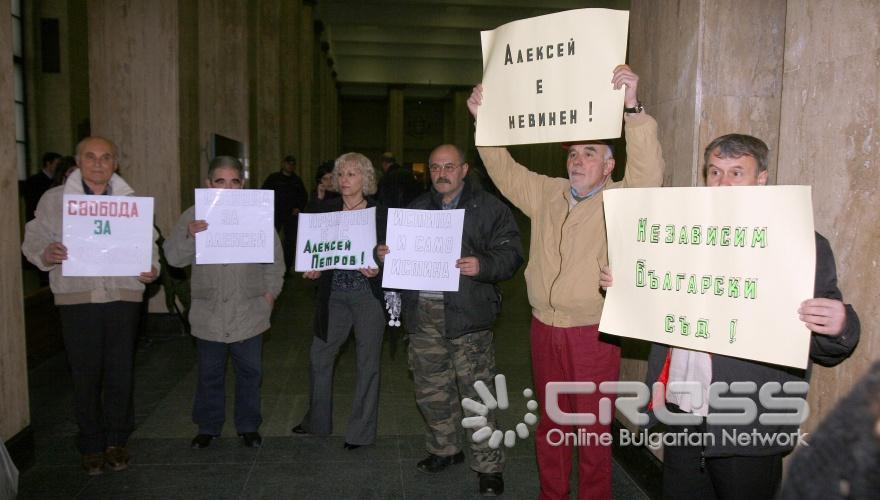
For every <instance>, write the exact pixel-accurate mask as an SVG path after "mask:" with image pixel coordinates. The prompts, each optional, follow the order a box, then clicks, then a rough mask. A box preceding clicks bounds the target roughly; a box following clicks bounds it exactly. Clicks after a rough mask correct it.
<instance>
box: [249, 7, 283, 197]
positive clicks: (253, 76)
mask: <svg viewBox="0 0 880 500" xmlns="http://www.w3.org/2000/svg"><path fill="white" fill-rule="evenodd" d="M280 3H281V2H279V0H250V2H249V5H248V7H249V8H248V10H249V13H248V14H249V16H250V23H249V31H250V34H249V36H248V60H249V63H250V64H249V67H250V70H249V75H248V77H249V80H250V81H249V85H250V106H249V107H250V120H249V122H250V144H251V150H250V157H251V161H250V166H251V169H250V170H251V182H250V186H251V187H254V188H258V187H260V186H261V185H262V183H263V180H265V179H266V177H268V176H269V174H271V173H272V172H274V171H276V170H277V169H278V165H279V162H280V160H281V158H282V154H284V153H282V152H281V137H280V134H279V132H280V129H281V116H280V108H281V105H280V88H279V86H280V83H281V80H280V78H279V77H278V73H279V72H280V71H279V65H278V63H279V52H280V47H279V37H280V30H281V26H280V11H281V6H280Z"/></svg>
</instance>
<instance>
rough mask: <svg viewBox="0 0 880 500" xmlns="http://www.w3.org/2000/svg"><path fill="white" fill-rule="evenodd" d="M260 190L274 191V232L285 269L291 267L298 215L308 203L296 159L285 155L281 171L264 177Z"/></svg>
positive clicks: (307, 196)
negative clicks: (276, 232)
mask: <svg viewBox="0 0 880 500" xmlns="http://www.w3.org/2000/svg"><path fill="white" fill-rule="evenodd" d="M261 189H271V190H273V191H275V230H276V231H278V234H280V235H281V247H282V249H283V250H284V265H285V266H286V267H285V269H290V266H292V265H293V259H294V254H293V250H294V247H295V246H296V230H297V222H298V221H299V213H300V212H302V211H303V210H304V209H305V208H306V205H307V204H308V202H309V195H308V193H307V192H306V187H305V185H304V184H303V181H302V179H301V178H300V177H299V176H298V175H296V158H295V157H294V156H293V155H287V156H285V157H284V160H282V161H281V170H279V171H278V172H275V173H273V174H271V175H270V176H269V177H266V180H265V181H264V182H263V187H262V188H261Z"/></svg>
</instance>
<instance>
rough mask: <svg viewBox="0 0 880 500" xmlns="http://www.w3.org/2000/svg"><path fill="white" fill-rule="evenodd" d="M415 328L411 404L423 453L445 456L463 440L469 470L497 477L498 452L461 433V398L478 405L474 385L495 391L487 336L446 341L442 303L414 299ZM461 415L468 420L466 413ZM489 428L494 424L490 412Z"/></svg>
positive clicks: (411, 345)
mask: <svg viewBox="0 0 880 500" xmlns="http://www.w3.org/2000/svg"><path fill="white" fill-rule="evenodd" d="M418 308H419V326H418V329H417V331H416V332H415V333H412V334H411V335H410V336H409V363H410V368H411V369H412V371H413V380H414V382H415V392H416V403H417V404H418V406H419V410H420V411H421V412H422V416H423V417H424V418H425V423H426V424H427V428H426V433H425V447H426V449H427V450H428V453H432V454H434V455H439V456H450V455H454V454H456V453H458V452H459V451H461V449H462V445H461V442H462V439H466V441H467V443H468V444H469V445H470V449H471V468H472V469H474V470H475V471H477V472H501V471H502V469H503V463H504V454H503V452H502V450H501V448H499V449H496V450H493V449H491V448H489V446H488V441H483V442H482V443H474V442H473V441H472V440H471V439H470V436H471V432H472V431H471V430H470V429H462V427H461V419H462V416H463V415H462V409H461V400H462V398H466V397H468V398H471V399H474V400H476V401H479V400H480V399H479V396H478V395H477V392H476V391H475V390H474V382H476V381H477V380H482V381H484V382H485V383H486V385H488V386H489V389H490V390H491V391H492V393H493V394H494V392H495V384H494V380H495V347H494V345H493V344H492V331H491V330H483V331H479V332H474V333H469V334H467V335H463V336H461V337H458V338H455V339H447V338H446V337H445V336H444V335H443V332H444V331H445V328H444V324H445V322H444V319H443V300H442V299H428V298H419V304H418ZM464 416H472V415H471V414H470V412H468V414H467V415H464ZM489 423H490V425H493V426H494V423H495V419H494V417H493V416H492V414H491V413H490V415H489Z"/></svg>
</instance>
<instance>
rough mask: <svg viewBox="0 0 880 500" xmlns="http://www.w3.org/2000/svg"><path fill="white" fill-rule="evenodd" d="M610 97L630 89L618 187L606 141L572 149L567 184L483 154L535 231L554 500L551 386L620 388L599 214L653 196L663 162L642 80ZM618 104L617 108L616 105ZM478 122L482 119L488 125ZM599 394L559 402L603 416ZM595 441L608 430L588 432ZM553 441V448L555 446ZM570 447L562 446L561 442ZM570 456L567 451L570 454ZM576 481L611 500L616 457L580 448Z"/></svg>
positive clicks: (473, 105)
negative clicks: (614, 193)
mask: <svg viewBox="0 0 880 500" xmlns="http://www.w3.org/2000/svg"><path fill="white" fill-rule="evenodd" d="M605 78H606V83H605V85H606V86H607V87H608V88H609V89H612V88H623V89H624V103H623V105H624V106H627V107H631V108H633V109H631V110H630V111H631V112H627V113H625V115H624V120H625V128H624V130H625V133H626V148H627V165H626V173H625V175H624V178H623V180H622V181H621V182H612V181H611V172H612V171H613V170H614V167H615V161H614V155H613V151H612V150H611V148H610V147H609V146H608V145H607V144H605V143H604V142H602V141H596V140H593V141H583V142H577V143H574V144H568V145H566V146H564V147H567V149H568V159H567V161H566V168H567V170H568V174H569V177H568V178H567V179H565V178H552V177H547V176H544V175H540V174H537V173H535V172H532V171H530V170H529V169H528V168H526V167H525V166H523V165H520V164H518V163H516V161H514V159H513V158H512V157H511V156H510V153H509V152H508V151H507V149H506V148H501V147H479V148H477V149H478V151H479V153H480V157H481V158H482V159H483V163H484V164H485V165H486V170H487V171H488V172H489V175H490V176H491V177H492V180H493V181H494V182H495V185H496V186H498V189H499V190H500V191H501V193H502V194H504V196H505V197H507V199H508V200H510V201H511V202H513V204H514V205H516V206H517V207H518V208H519V209H520V210H522V211H523V213H524V214H526V215H527V216H528V217H529V218H530V219H531V223H532V231H531V247H530V258H529V264H528V266H527V267H526V284H527V287H528V294H529V303H530V304H531V306H532V316H533V318H532V329H531V330H532V333H531V338H532V373H533V376H534V380H535V388H536V390H537V393H538V398H539V401H538V402H539V404H540V406H541V408H542V416H541V419H540V421H539V423H538V429H537V435H536V439H535V443H536V448H537V455H538V463H539V468H540V470H541V489H542V492H545V493H546V494H547V495H549V496H551V497H563V496H565V495H566V494H567V492H568V489H569V483H568V475H569V473H570V463H569V462H566V463H557V462H556V461H555V460H554V459H553V458H552V457H555V456H558V455H559V454H560V453H566V452H565V451H562V452H561V451H560V450H559V448H558V447H556V446H552V445H551V444H550V441H548V439H547V434H548V433H549V432H551V431H552V432H553V433H556V432H564V431H563V428H562V427H560V425H559V424H557V423H556V422H554V420H553V418H551V417H550V416H548V414H547V413H546V409H547V408H548V406H547V404H546V403H547V401H546V394H545V392H544V391H545V387H546V385H547V383H548V382H565V381H592V382H595V383H597V384H598V383H601V382H604V381H615V380H617V377H618V371H619V366H620V350H619V348H618V346H617V345H616V344H614V343H609V342H607V339H605V337H604V336H603V337H601V338H600V336H599V331H598V323H599V318H600V315H601V312H602V304H603V300H604V298H603V296H602V295H601V294H600V290H599V287H598V286H597V283H598V280H599V264H600V263H602V262H604V261H605V259H606V240H605V218H604V208H603V206H602V199H603V192H604V191H605V190H606V189H616V188H626V187H656V186H659V185H660V184H661V182H662V181H663V169H664V163H663V157H662V152H661V149H660V143H659V141H658V139H657V122H655V121H654V119H653V118H652V117H650V116H648V115H647V113H645V112H644V110H643V108H642V107H641V106H640V105H639V101H638V93H637V92H638V82H639V79H638V76H637V75H636V74H635V73H634V72H633V71H632V70H631V69H630V68H629V67H628V66H626V65H620V66H617V67H616V68H614V71H613V73H611V72H609V73H608V74H606V75H605ZM493 92H495V88H494V87H489V86H486V87H485V88H484V87H482V86H480V85H478V86H477V87H476V88H474V91H473V93H472V94H471V96H470V98H469V99H468V102H467V104H468V109H469V110H470V111H471V113H472V114H473V115H474V116H476V115H477V110H478V109H479V108H480V107H481V103H482V101H483V97H484V96H485V97H486V98H487V99H488V96H489V95H490V94H492V93H493ZM619 105H620V104H618V106H619ZM482 119H483V118H482V115H481V118H480V120H482ZM599 398H600V395H599V394H593V395H579V396H578V403H577V405H574V404H571V399H569V398H560V399H559V404H560V409H561V410H562V411H564V412H568V413H583V412H592V413H594V414H598V412H599ZM587 429H588V430H590V432H597V433H603V432H608V429H609V427H608V426H606V425H600V424H597V425H595V426H587ZM551 441H552V439H551ZM560 446H561V447H565V446H566V443H560ZM570 451H571V450H570V449H569V450H568V452H570ZM578 452H579V454H580V460H579V463H580V466H579V467H580V468H579V472H578V478H579V488H578V496H579V497H580V498H609V497H610V496H611V475H610V470H611V449H610V447H607V446H581V447H578Z"/></svg>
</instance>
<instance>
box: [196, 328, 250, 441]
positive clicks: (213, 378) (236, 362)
mask: <svg viewBox="0 0 880 500" xmlns="http://www.w3.org/2000/svg"><path fill="white" fill-rule="evenodd" d="M196 350H197V353H198V358H199V380H198V385H197V386H196V397H195V403H194V404H193V415H192V418H193V423H195V424H196V425H198V426H199V434H210V435H212V436H219V435H220V432H221V431H222V430H223V423H224V422H225V421H226V360H227V359H228V358H229V357H230V356H231V357H232V368H233V369H234V370H235V430H236V431H237V432H238V433H239V434H243V433H245V432H256V431H257V429H259V428H260V424H262V423H263V417H262V415H261V414H260V384H261V383H262V380H263V368H262V366H263V336H262V335H257V336H255V337H251V338H249V339H247V340H243V341H241V342H233V343H231V344H226V343H223V342H212V341H210V340H202V339H196Z"/></svg>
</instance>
